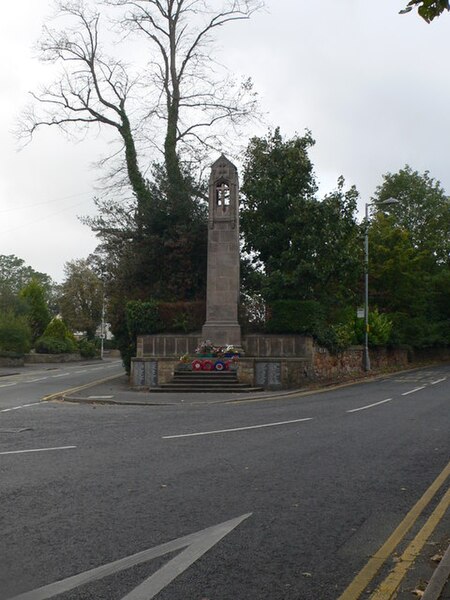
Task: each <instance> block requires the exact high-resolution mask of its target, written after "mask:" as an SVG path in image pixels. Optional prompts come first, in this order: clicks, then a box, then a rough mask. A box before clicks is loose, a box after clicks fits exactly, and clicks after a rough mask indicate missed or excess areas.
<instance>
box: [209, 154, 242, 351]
mask: <svg viewBox="0 0 450 600" xmlns="http://www.w3.org/2000/svg"><path fill="white" fill-rule="evenodd" d="M238 303H239V183H238V174H237V169H236V167H235V166H234V165H233V163H231V162H230V161H229V160H228V159H227V158H226V157H225V156H224V155H223V154H222V156H221V157H220V158H219V159H218V160H216V162H215V163H214V164H213V165H212V167H211V175H210V178H209V217H208V276H207V290H206V323H205V324H204V325H203V330H202V335H203V338H204V339H208V340H211V341H212V343H213V344H217V345H221V346H223V345H226V344H233V345H234V346H239V347H240V345H241V328H240V326H239V323H238Z"/></svg>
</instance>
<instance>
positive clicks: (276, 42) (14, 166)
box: [0, 0, 450, 281]
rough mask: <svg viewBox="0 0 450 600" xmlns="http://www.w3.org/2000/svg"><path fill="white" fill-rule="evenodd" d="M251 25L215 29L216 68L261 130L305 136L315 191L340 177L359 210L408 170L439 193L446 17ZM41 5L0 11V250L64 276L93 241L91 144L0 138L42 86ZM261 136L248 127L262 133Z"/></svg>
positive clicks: (446, 90) (282, 18)
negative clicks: (234, 84) (238, 78)
mask: <svg viewBox="0 0 450 600" xmlns="http://www.w3.org/2000/svg"><path fill="white" fill-rule="evenodd" d="M266 4H267V10H266V11H265V12H263V13H260V14H257V15H255V16H254V17H253V18H252V20H251V21H248V22H247V21H246V22H241V23H238V24H234V25H231V26H229V27H228V29H223V31H222V38H221V44H222V48H223V54H222V56H221V57H220V58H221V60H222V61H223V62H224V63H225V64H227V66H228V67H229V68H230V69H231V70H232V71H234V72H236V74H238V75H247V76H251V77H252V79H253V81H254V83H255V87H256V90H257V91H258V93H259V97H260V104H261V109H262V110H263V111H264V112H265V113H266V121H267V125H271V126H276V125H280V127H281V130H282V133H283V134H285V135H287V136H291V135H293V134H294V133H296V132H297V133H299V134H302V133H303V131H304V130H305V128H308V129H310V130H311V131H312V133H313V137H314V138H315V139H316V146H315V148H314V150H313V151H312V159H313V162H314V165H315V171H316V175H317V178H318V180H319V182H320V186H321V187H320V190H321V192H322V193H324V192H326V191H329V190H331V189H332V188H333V187H334V185H335V183H336V180H337V178H338V177H339V175H343V176H344V177H345V179H346V181H347V182H348V184H349V185H350V184H355V185H356V186H357V188H358V190H359V191H360V193H361V207H362V206H363V203H364V202H367V201H369V200H370V198H371V196H372V195H373V193H374V190H375V188H376V186H377V185H378V184H380V183H381V181H382V174H383V173H386V172H388V171H390V172H395V171H397V170H398V169H400V168H402V167H403V166H404V165H405V164H406V163H408V164H409V165H410V166H411V167H413V168H414V169H417V170H418V171H421V172H422V171H424V170H426V169H428V170H429V171H430V173H431V175H432V176H433V177H435V178H436V179H438V180H440V181H441V183H442V185H443V187H444V188H445V189H446V190H447V192H449V193H450V169H449V158H450V149H449V146H450V111H449V108H448V107H449V99H450V73H449V69H448V56H449V51H448V50H449V45H450V35H449V34H450V14H449V15H447V14H445V15H443V16H442V17H441V18H440V19H439V20H438V21H436V22H433V23H432V24H431V25H427V24H426V23H425V22H424V21H422V20H421V19H420V18H419V17H418V16H417V15H416V14H413V13H410V14H409V15H404V16H401V15H398V11H399V10H400V9H401V8H402V7H403V6H404V5H405V4H406V0H377V2H376V3H375V2H372V3H370V2H368V1H367V0H339V1H336V0H321V2H317V1H312V0H266ZM51 6H52V2H51V1H50V0H21V1H20V2H9V3H7V4H5V6H3V7H2V19H1V25H0V28H1V29H0V34H1V35H0V55H1V56H2V69H1V71H0V131H1V145H0V254H15V255H16V256H19V257H20V258H23V259H24V260H25V261H26V263H27V264H29V265H31V266H32V267H33V268H34V269H36V270H38V271H42V272H45V273H48V274H49V275H51V276H52V277H53V278H54V279H55V280H57V281H61V280H62V278H63V266H64V263H65V262H66V261H68V260H71V259H75V258H84V257H86V256H87V255H88V254H89V253H90V252H92V250H93V249H94V248H95V246H96V244H97V240H96V238H95V237H94V236H93V234H92V233H91V232H90V230H89V228H88V227H86V226H85V225H82V224H81V223H80V222H79V220H78V218H77V217H78V215H87V214H94V205H93V200H92V199H93V196H94V195H95V191H94V186H95V180H96V177H97V176H98V172H96V171H95V170H94V169H93V168H92V163H93V162H94V161H95V160H97V159H99V158H100V157H101V156H102V154H103V153H104V151H105V142H104V140H102V138H95V137H93V136H92V137H90V138H89V139H88V140H86V141H84V142H79V143H77V144H74V143H72V142H69V141H67V140H66V139H65V138H64V137H63V136H62V135H61V134H59V133H58V132H57V131H56V130H46V131H45V130H42V131H41V132H40V133H39V135H37V136H36V138H35V140H34V141H33V142H32V144H31V145H29V146H27V147H26V148H25V149H23V150H21V151H20V152H18V151H17V146H18V144H17V141H16V140H15V138H14V136H13V135H12V133H11V131H12V129H13V128H14V126H15V122H16V120H17V118H18V116H19V113H20V110H21V107H24V106H25V105H26V104H27V102H28V101H29V98H28V91H29V90H31V89H36V86H37V85H38V83H39V81H41V80H42V79H43V78H44V77H45V76H46V74H45V66H43V65H41V64H40V63H38V61H37V60H36V58H35V53H34V50H33V44H34V42H35V41H36V40H37V39H38V37H39V33H40V30H41V25H42V23H43V20H44V18H45V17H46V16H47V15H48V14H49V13H50V10H51ZM264 131H265V130H263V129H261V130H255V131H254V132H250V133H255V134H262V133H264Z"/></svg>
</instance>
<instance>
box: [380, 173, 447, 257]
mask: <svg viewBox="0 0 450 600" xmlns="http://www.w3.org/2000/svg"><path fill="white" fill-rule="evenodd" d="M383 179H384V181H383V183H382V184H381V185H380V186H378V187H377V189H376V192H375V197H374V201H375V203H377V204H378V203H381V202H383V201H385V200H387V199H388V198H395V199H396V200H398V204H395V205H390V206H389V214H391V215H392V216H393V217H394V218H395V223H396V224H397V225H398V226H399V227H401V228H403V229H404V230H405V231H408V233H409V235H410V238H411V241H412V243H413V245H414V247H416V248H417V249H418V250H419V251H421V252H427V253H428V255H429V258H430V262H431V263H447V264H449V263H450V199H449V197H448V196H447V195H446V194H445V191H444V190H443V188H442V187H441V184H440V183H439V181H436V180H435V179H433V178H432V177H430V174H429V172H428V171H425V172H424V173H423V174H420V173H418V171H413V170H412V169H411V167H409V166H408V165H406V166H405V167H404V168H403V169H400V171H398V172H397V173H387V174H386V175H383ZM379 208H380V210H383V209H384V207H383V206H381V205H379Z"/></svg>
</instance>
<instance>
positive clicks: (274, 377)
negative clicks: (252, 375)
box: [267, 362, 281, 390]
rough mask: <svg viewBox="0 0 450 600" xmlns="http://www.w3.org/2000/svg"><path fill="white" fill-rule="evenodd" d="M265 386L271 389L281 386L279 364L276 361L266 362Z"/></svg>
mask: <svg viewBox="0 0 450 600" xmlns="http://www.w3.org/2000/svg"><path fill="white" fill-rule="evenodd" d="M267 387H268V388H270V389H272V390H273V389H280V388H281V364H280V363H278V362H276V363H275V362H271V363H268V364H267Z"/></svg>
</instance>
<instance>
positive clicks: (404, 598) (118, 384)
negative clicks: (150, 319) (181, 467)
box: [0, 365, 450, 600]
mask: <svg viewBox="0 0 450 600" xmlns="http://www.w3.org/2000/svg"><path fill="white" fill-rule="evenodd" d="M55 366H57V365H52V367H55ZM36 367H37V365H32V366H31V365H30V366H26V367H21V368H20V367H19V368H17V369H14V368H9V369H8V368H0V377H2V376H6V375H14V374H18V373H22V372H24V371H28V370H32V369H33V370H34V369H36ZM410 371H411V369H410ZM383 377H386V374H383V375H375V376H371V377H370V379H371V380H373V379H375V378H379V379H381V378H383ZM365 379H366V378H364V379H358V380H356V381H355V380H352V381H350V382H343V383H339V384H337V385H336V384H334V385H327V386H325V385H322V386H318V385H314V386H310V387H308V388H303V389H297V390H289V391H286V390H283V391H276V392H275V391H264V392H251V393H242V392H228V393H224V392H221V393H211V392H206V393H198V392H196V393H191V394H190V393H184V392H183V393H172V392H169V393H167V392H155V393H150V392H148V391H134V390H130V389H129V386H128V378H127V376H126V375H119V376H113V377H110V378H108V379H104V380H101V381H97V382H94V383H90V384H86V385H84V386H82V387H80V388H77V389H76V390H75V391H71V392H70V393H68V394H65V395H64V396H62V395H61V393H59V394H53V395H51V396H48V397H47V398H45V399H46V400H63V401H66V402H77V403H89V404H111V405H128V406H130V405H136V406H142V405H146V406H149V407H151V406H188V405H199V404H200V405H203V404H207V405H213V404H223V403H227V402H241V401H247V402H249V401H250V402H251V401H255V402H256V401H264V400H269V399H282V398H287V397H294V396H297V397H298V396H304V395H309V394H313V393H317V392H321V391H326V390H330V389H333V388H336V387H344V386H348V385H354V384H357V383H361V382H362V381H363V380H365ZM449 579H450V531H448V528H447V527H446V523H445V519H443V520H442V521H441V523H440V525H439V526H438V527H437V528H436V529H435V531H434V532H433V534H432V535H431V536H430V538H429V539H428V541H427V543H426V544H425V546H424V549H423V550H422V552H421V553H420V555H419V557H418V558H417V559H416V560H415V561H414V563H413V564H412V565H411V566H410V568H409V570H408V573H407V575H406V577H405V578H404V580H403V581H402V583H401V585H400V586H399V588H398V590H397V593H396V596H395V598H396V600H408V599H410V600H411V599H414V598H422V599H423V600H450V581H449Z"/></svg>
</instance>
